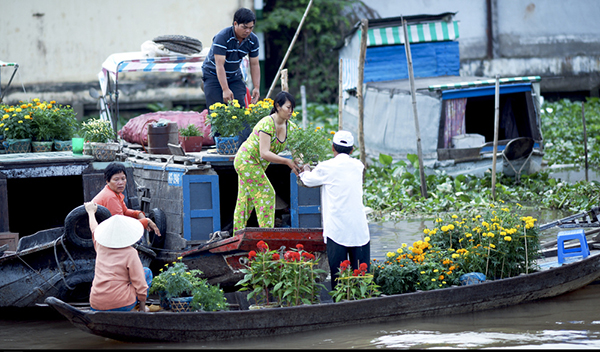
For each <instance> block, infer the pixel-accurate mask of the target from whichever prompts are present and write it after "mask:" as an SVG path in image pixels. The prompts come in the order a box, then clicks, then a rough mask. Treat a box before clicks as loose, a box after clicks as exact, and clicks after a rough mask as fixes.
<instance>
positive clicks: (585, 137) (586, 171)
mask: <svg viewBox="0 0 600 352" xmlns="http://www.w3.org/2000/svg"><path fill="white" fill-rule="evenodd" d="M581 119H582V120H583V150H584V151H585V181H586V182H588V149H587V130H586V128H585V104H584V103H583V102H581Z"/></svg>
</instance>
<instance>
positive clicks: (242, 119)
mask: <svg viewBox="0 0 600 352" xmlns="http://www.w3.org/2000/svg"><path fill="white" fill-rule="evenodd" d="M246 113H248V114H246ZM249 114H250V112H248V111H247V110H246V109H245V108H243V107H242V106H241V105H240V103H238V101H237V100H236V99H233V100H230V101H229V102H228V103H227V104H223V103H214V104H213V105H211V106H210V107H209V113H208V115H207V116H206V119H207V120H208V122H209V123H210V125H211V126H212V128H211V136H213V135H215V134H216V133H219V134H220V135H221V136H223V137H235V136H237V135H239V134H240V132H242V131H243V130H244V128H245V127H246V124H247V123H248V115H249Z"/></svg>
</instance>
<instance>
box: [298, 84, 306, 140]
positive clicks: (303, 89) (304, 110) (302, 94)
mask: <svg viewBox="0 0 600 352" xmlns="http://www.w3.org/2000/svg"><path fill="white" fill-rule="evenodd" d="M300 97H301V99H302V128H303V129H305V130H306V125H307V121H308V111H306V87H305V86H304V84H303V85H301V86H300Z"/></svg>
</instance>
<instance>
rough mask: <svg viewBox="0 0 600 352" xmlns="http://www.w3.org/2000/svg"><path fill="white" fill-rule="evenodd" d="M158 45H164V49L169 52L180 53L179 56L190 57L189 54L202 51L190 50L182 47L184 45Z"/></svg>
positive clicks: (171, 43) (187, 47)
mask: <svg viewBox="0 0 600 352" xmlns="http://www.w3.org/2000/svg"><path fill="white" fill-rule="evenodd" d="M159 44H162V45H164V47H165V48H167V49H169V50H170V51H173V52H176V53H181V54H188V55H191V54H197V53H199V52H201V51H202V49H200V50H198V49H196V48H191V47H189V46H188V45H184V44H180V43H173V42H161V43H159Z"/></svg>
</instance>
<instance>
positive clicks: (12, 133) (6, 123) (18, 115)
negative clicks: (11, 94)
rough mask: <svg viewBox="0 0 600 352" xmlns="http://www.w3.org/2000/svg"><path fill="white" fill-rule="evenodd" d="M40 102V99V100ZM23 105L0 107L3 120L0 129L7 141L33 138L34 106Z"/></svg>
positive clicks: (0, 121) (0, 122)
mask: <svg viewBox="0 0 600 352" xmlns="http://www.w3.org/2000/svg"><path fill="white" fill-rule="evenodd" d="M38 100H39V99H38ZM28 105H29V104H21V105H16V106H9V105H0V109H2V112H3V113H2V115H1V116H2V119H1V120H0V129H1V131H2V133H3V134H4V138H5V139H10V138H14V139H24V138H32V133H33V129H32V117H31V114H32V106H34V105H33V104H32V106H28Z"/></svg>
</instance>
